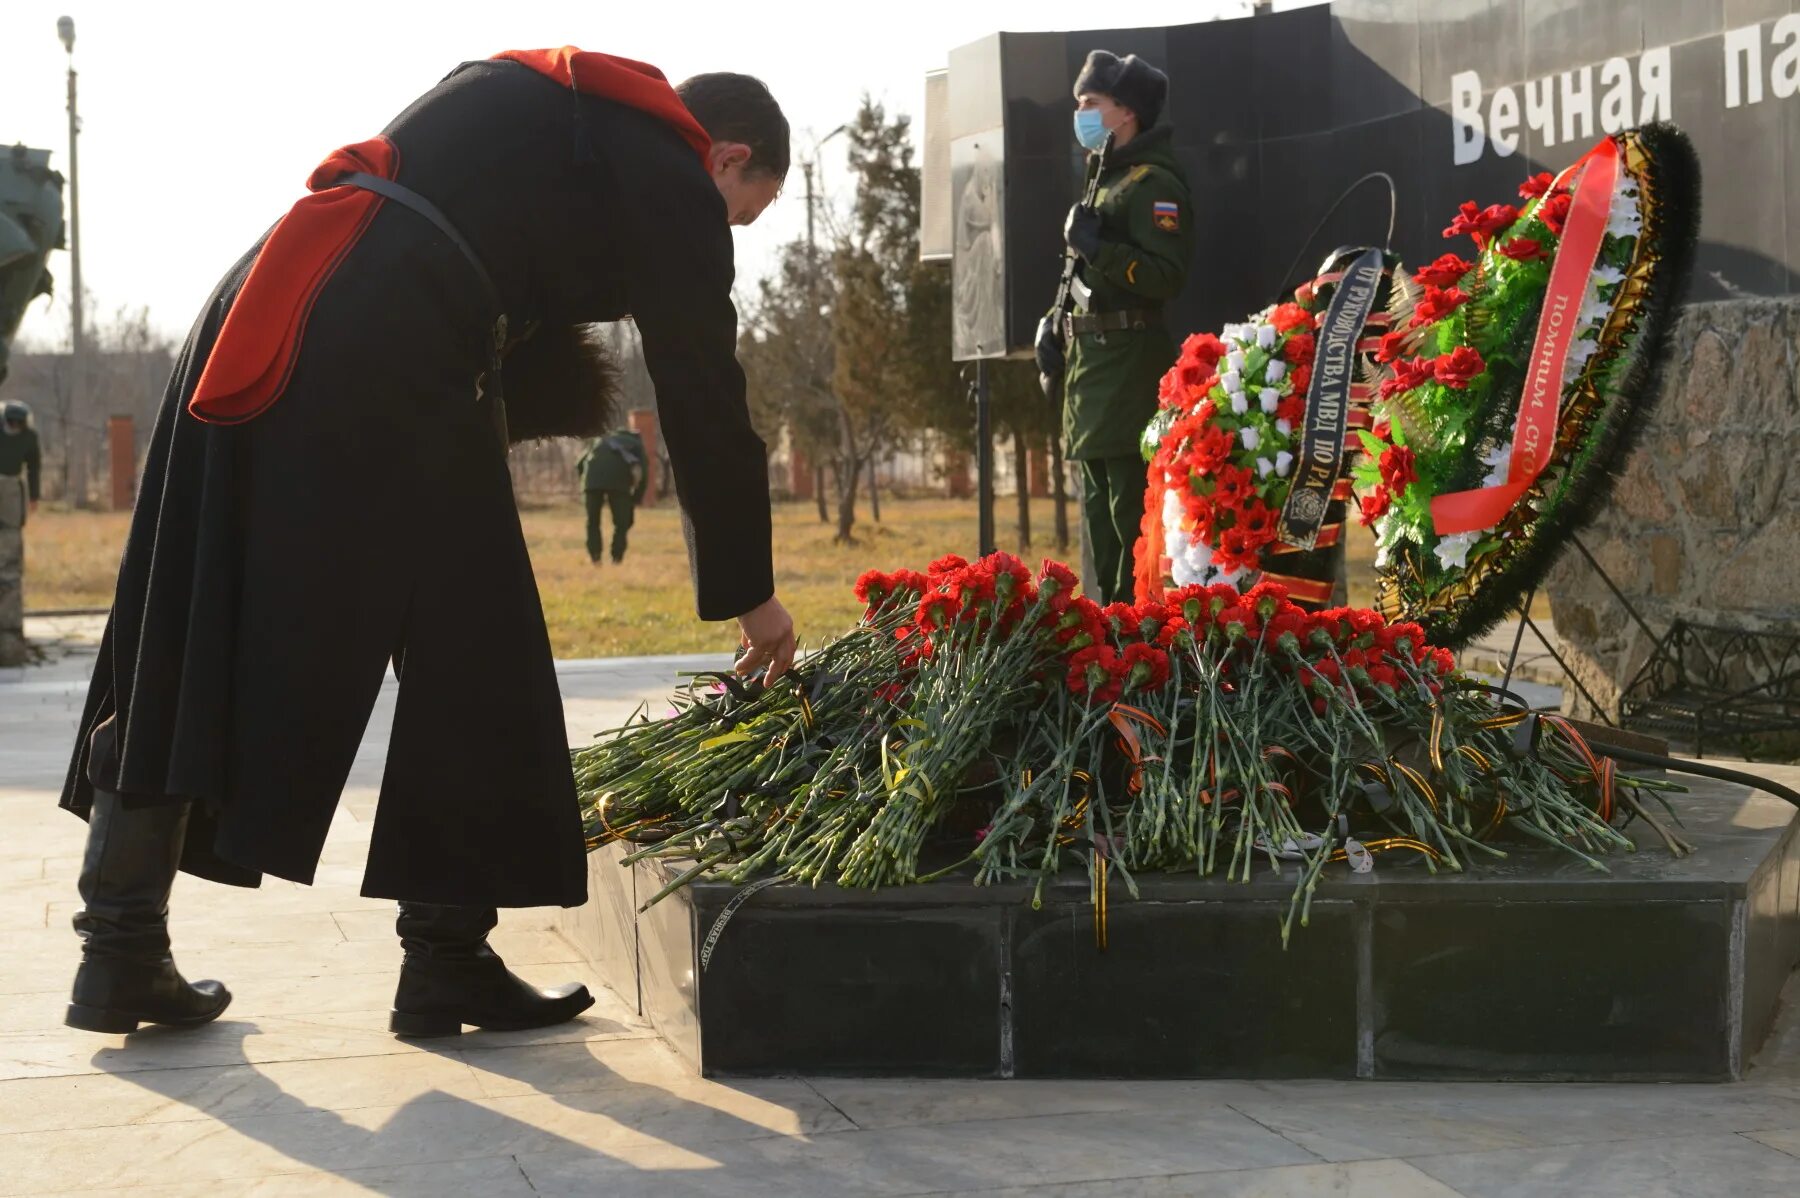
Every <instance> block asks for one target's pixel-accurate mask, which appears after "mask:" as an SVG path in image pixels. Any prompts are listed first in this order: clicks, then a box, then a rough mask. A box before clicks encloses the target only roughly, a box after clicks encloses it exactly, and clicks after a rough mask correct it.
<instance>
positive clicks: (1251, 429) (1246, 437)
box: [1238, 424, 1262, 449]
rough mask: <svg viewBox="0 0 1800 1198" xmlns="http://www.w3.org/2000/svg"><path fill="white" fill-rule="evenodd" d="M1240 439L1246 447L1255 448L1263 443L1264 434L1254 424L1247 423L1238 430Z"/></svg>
mask: <svg viewBox="0 0 1800 1198" xmlns="http://www.w3.org/2000/svg"><path fill="white" fill-rule="evenodd" d="M1238 440H1239V441H1240V442H1241V443H1242V444H1243V446H1244V448H1245V449H1255V448H1256V447H1257V446H1259V445H1261V444H1262V434H1261V433H1260V432H1258V431H1257V429H1256V426H1255V425H1254V424H1246V425H1245V426H1244V427H1243V428H1240V429H1239V430H1238Z"/></svg>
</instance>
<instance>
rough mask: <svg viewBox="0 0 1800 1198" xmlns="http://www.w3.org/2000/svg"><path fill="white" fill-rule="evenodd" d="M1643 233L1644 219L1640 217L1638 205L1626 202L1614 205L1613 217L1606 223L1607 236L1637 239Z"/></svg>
mask: <svg viewBox="0 0 1800 1198" xmlns="http://www.w3.org/2000/svg"><path fill="white" fill-rule="evenodd" d="M1643 231H1644V218H1643V217H1642V216H1641V215H1639V213H1638V209H1637V205H1636V204H1634V203H1630V202H1626V203H1622V204H1615V205H1613V210H1612V216H1610V217H1609V218H1608V219H1607V222H1606V233H1607V236H1609V237H1636V236H1637V235H1638V234H1639V233H1641V232H1643Z"/></svg>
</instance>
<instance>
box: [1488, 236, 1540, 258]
mask: <svg viewBox="0 0 1800 1198" xmlns="http://www.w3.org/2000/svg"><path fill="white" fill-rule="evenodd" d="M1495 248H1497V249H1498V250H1499V251H1500V252H1501V253H1502V254H1505V255H1506V256H1507V257H1508V258H1511V259H1512V260H1513V261H1515V262H1536V261H1537V260H1538V259H1540V258H1548V257H1549V256H1550V251H1549V250H1547V249H1545V248H1544V243H1543V242H1541V241H1539V240H1537V238H1535V237H1513V238H1510V239H1509V240H1507V241H1505V242H1502V243H1501V244H1500V245H1499V246H1497V247H1495Z"/></svg>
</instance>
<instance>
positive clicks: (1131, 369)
mask: <svg viewBox="0 0 1800 1198" xmlns="http://www.w3.org/2000/svg"><path fill="white" fill-rule="evenodd" d="M1168 94H1169V79H1168V76H1167V75H1164V74H1163V73H1162V72H1161V71H1159V70H1157V69H1156V68H1155V67H1153V66H1151V65H1150V64H1149V63H1147V62H1145V61H1143V60H1142V59H1140V58H1138V57H1137V56H1136V55H1134V54H1127V55H1126V56H1125V57H1124V58H1120V57H1118V56H1117V55H1113V54H1109V53H1107V52H1106V51H1105V50H1095V51H1094V52H1093V53H1091V54H1089V55H1088V57H1087V62H1086V64H1085V65H1083V67H1082V68H1081V74H1080V75H1079V76H1078V77H1077V78H1076V80H1075V101H1076V110H1075V138H1076V140H1077V141H1079V142H1080V143H1081V144H1082V145H1083V146H1084V147H1086V148H1087V149H1088V150H1089V151H1090V152H1095V153H1097V152H1098V151H1099V150H1100V148H1101V147H1102V146H1104V145H1105V144H1106V138H1107V135H1108V134H1111V135H1112V150H1111V152H1110V154H1109V155H1108V157H1107V160H1106V173H1105V174H1104V175H1103V176H1102V177H1101V179H1100V190H1099V192H1098V194H1097V195H1096V197H1095V203H1094V206H1093V207H1092V208H1089V207H1086V206H1084V205H1081V204H1076V205H1075V206H1074V207H1073V208H1071V209H1070V210H1069V216H1068V220H1067V222H1066V223H1065V224H1064V226H1063V236H1064V238H1065V239H1066V240H1067V241H1068V244H1069V248H1070V249H1071V250H1073V251H1074V252H1075V253H1076V254H1077V255H1078V256H1079V257H1080V259H1081V263H1082V265H1081V270H1080V273H1079V275H1078V277H1077V280H1076V286H1075V287H1074V289H1073V298H1074V311H1073V313H1072V314H1070V315H1068V316H1064V315H1063V314H1062V313H1058V312H1052V313H1051V314H1050V315H1049V316H1046V317H1045V318H1044V320H1043V321H1042V322H1041V323H1040V324H1039V325H1038V337H1037V359H1038V369H1039V370H1041V371H1042V372H1043V373H1044V374H1045V375H1046V376H1048V377H1050V378H1055V377H1056V376H1057V375H1058V374H1059V373H1061V374H1062V375H1063V378H1064V382H1063V435H1064V437H1065V438H1066V439H1067V442H1068V449H1067V456H1068V457H1069V458H1070V459H1071V460H1073V461H1077V462H1080V463H1081V476H1082V506H1083V512H1084V515H1085V516H1086V525H1087V535H1088V540H1089V544H1090V546H1091V547H1092V550H1093V557H1094V570H1095V574H1096V578H1095V579H1094V582H1095V584H1096V586H1095V588H1094V589H1095V590H1096V591H1098V592H1099V595H1100V598H1101V600H1102V602H1108V603H1110V602H1113V601H1115V600H1129V599H1130V598H1131V593H1132V583H1131V573H1132V571H1131V552H1132V547H1133V546H1134V545H1135V544H1136V543H1137V538H1138V530H1139V526H1140V524H1141V523H1142V520H1143V514H1144V462H1143V459H1142V458H1141V457H1140V456H1139V455H1138V435H1139V434H1140V433H1141V432H1143V429H1144V425H1145V424H1147V423H1148V422H1149V420H1150V417H1151V416H1153V415H1154V414H1155V412H1156V390H1157V383H1158V382H1159V381H1160V380H1161V379H1162V376H1163V375H1164V374H1165V373H1166V372H1167V371H1168V369H1169V367H1170V366H1172V365H1174V363H1175V357H1176V345H1175V340H1174V338H1173V337H1171V336H1170V335H1169V331H1168V329H1167V328H1166V327H1165V326H1164V324H1163V303H1164V301H1166V300H1169V299H1173V298H1174V297H1175V295H1176V294H1178V293H1179V292H1180V291H1181V286H1182V284H1183V283H1184V282H1185V281H1186V279H1187V271H1188V259H1189V258H1190V257H1191V256H1192V254H1193V249H1194V209H1193V201H1192V199H1191V197H1190V196H1189V194H1188V184H1187V177H1186V175H1184V174H1183V173H1182V169H1181V165H1180V163H1178V162H1177V161H1176V159H1175V146H1174V132H1173V130H1172V129H1171V128H1170V127H1169V126H1167V125H1158V124H1157V123H1156V121H1157V118H1158V117H1159V116H1160V115H1161V114H1162V110H1163V103H1164V101H1165V100H1166V99H1167V97H1168ZM1059 326H1060V327H1059ZM1065 347H1066V348H1065Z"/></svg>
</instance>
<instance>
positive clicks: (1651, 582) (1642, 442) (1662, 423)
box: [1548, 299, 1800, 714]
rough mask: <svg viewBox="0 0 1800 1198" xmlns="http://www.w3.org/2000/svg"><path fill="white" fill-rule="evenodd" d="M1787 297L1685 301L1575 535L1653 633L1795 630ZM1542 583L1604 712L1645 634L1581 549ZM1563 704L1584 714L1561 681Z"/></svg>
mask: <svg viewBox="0 0 1800 1198" xmlns="http://www.w3.org/2000/svg"><path fill="white" fill-rule="evenodd" d="M1797 364H1800V301H1797V300H1791V299H1746V300H1727V301H1723V302H1719V303H1708V304H1694V305H1690V306H1689V307H1687V308H1686V309H1684V311H1683V313H1682V315H1681V317H1680V319H1679V321H1678V323H1677V326H1676V330H1675V335H1674V338H1673V344H1672V349H1671V358H1670V361H1668V362H1667V363H1666V364H1665V366H1664V369H1663V376H1662V386H1661V394H1660V396H1659V397H1658V399H1657V402H1656V404H1655V406H1654V407H1653V408H1652V410H1651V411H1650V413H1649V414H1648V416H1647V419H1648V421H1649V424H1648V427H1647V428H1645V429H1644V430H1643V434H1642V436H1641V437H1640V439H1639V443H1638V448H1637V449H1636V451H1635V452H1634V453H1633V454H1632V455H1631V458H1630V459H1629V461H1628V463H1627V465H1626V468H1625V470H1624V473H1623V474H1622V475H1621V477H1620V479H1619V483H1618V486H1617V487H1616V488H1615V489H1614V491H1613V494H1612V498H1611V500H1610V502H1609V503H1608V504H1607V506H1606V509H1605V510H1604V511H1603V512H1602V513H1601V515H1600V516H1599V518H1598V519H1597V520H1596V521H1595V522H1594V523H1593V524H1592V525H1591V526H1590V527H1589V528H1588V529H1587V530H1586V531H1584V532H1582V533H1581V534H1580V536H1581V539H1582V541H1583V543H1584V544H1586V546H1587V547H1588V548H1589V549H1590V550H1591V551H1592V552H1593V554H1594V556H1595V558H1596V559H1598V561H1599V562H1600V564H1601V566H1602V567H1604V568H1605V570H1606V572H1607V573H1608V574H1609V575H1610V576H1611V578H1612V580H1613V582H1614V583H1615V584H1617V586H1618V587H1619V589H1620V590H1621V591H1622V592H1624V594H1625V595H1626V596H1628V597H1629V598H1630V599H1631V602H1632V603H1633V605H1635V606H1636V607H1637V608H1638V610H1639V611H1640V612H1641V613H1642V614H1643V616H1644V618H1645V620H1646V621H1647V622H1648V623H1649V625H1650V626H1651V628H1652V629H1654V630H1655V631H1656V632H1658V633H1661V632H1663V631H1664V630H1666V629H1667V628H1668V626H1669V624H1670V622H1671V621H1673V620H1675V619H1677V618H1686V619H1689V620H1700V621H1704V622H1707V623H1714V624H1723V625H1730V626H1733V627H1740V628H1750V629H1757V630H1762V629H1774V628H1782V629H1795V628H1800V390H1797V388H1796V380H1795V372H1796V367H1797ZM1548 588H1549V592H1550V606H1551V611H1552V613H1553V615H1554V618H1555V622H1556V630H1557V632H1558V634H1559V635H1560V636H1561V638H1562V643H1563V645H1564V646H1565V648H1566V649H1567V650H1568V655H1569V657H1570V662H1571V665H1572V667H1573V668H1574V670H1575V672H1576V673H1577V675H1578V677H1580V679H1581V681H1582V683H1583V684H1584V685H1585V686H1586V687H1587V688H1588V690H1589V691H1591V692H1592V693H1593V694H1594V697H1595V698H1596V699H1597V700H1598V701H1599V702H1600V703H1601V704H1602V705H1604V706H1607V707H1608V708H1614V707H1615V706H1616V703H1617V699H1618V695H1619V692H1620V689H1621V688H1622V687H1623V686H1625V685H1626V684H1627V683H1629V681H1630V680H1631V678H1632V676H1633V675H1634V674H1635V673H1636V672H1637V670H1638V669H1639V668H1640V667H1641V666H1642V665H1643V663H1644V661H1645V659H1646V658H1647V657H1648V655H1649V652H1650V649H1651V642H1650V639H1649V637H1647V636H1646V635H1645V634H1644V633H1643V632H1642V631H1641V630H1640V629H1638V628H1637V627H1636V625H1635V624H1634V623H1633V622H1632V621H1631V619H1630V618H1629V616H1628V615H1627V614H1626V612H1625V610H1624V608H1623V607H1622V606H1621V605H1620V603H1619V601H1618V600H1617V599H1616V598H1614V597H1613V596H1612V595H1611V594H1610V593H1609V592H1608V591H1607V589H1606V586H1605V584H1604V583H1603V582H1602V581H1601V580H1600V579H1599V577H1598V576H1596V575H1595V573H1594V571H1593V570H1591V569H1590V568H1589V567H1588V565H1587V563H1586V562H1585V561H1584V560H1582V558H1581V555H1580V554H1579V553H1577V552H1576V551H1575V550H1574V549H1573V548H1570V549H1569V550H1567V551H1566V552H1565V553H1564V554H1563V556H1562V558H1561V560H1559V561H1558V563H1557V565H1556V567H1555V568H1554V569H1553V570H1552V571H1551V573H1550V577H1549V581H1548ZM1568 694H1569V695H1570V698H1571V700H1572V702H1571V704H1570V709H1571V711H1572V712H1573V713H1574V714H1587V712H1585V711H1584V710H1583V709H1584V708H1585V707H1586V706H1587V705H1586V704H1585V703H1584V702H1582V701H1580V699H1579V696H1578V695H1577V694H1576V692H1575V689H1574V688H1573V687H1570V688H1568Z"/></svg>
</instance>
